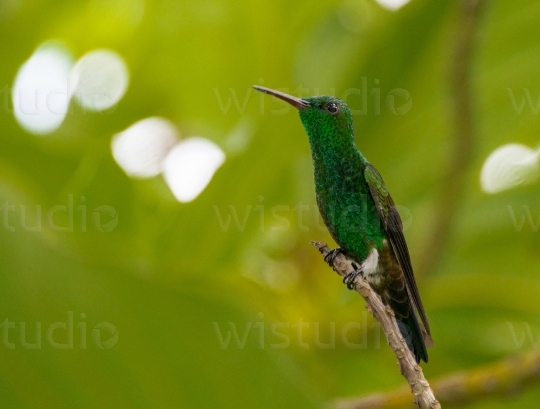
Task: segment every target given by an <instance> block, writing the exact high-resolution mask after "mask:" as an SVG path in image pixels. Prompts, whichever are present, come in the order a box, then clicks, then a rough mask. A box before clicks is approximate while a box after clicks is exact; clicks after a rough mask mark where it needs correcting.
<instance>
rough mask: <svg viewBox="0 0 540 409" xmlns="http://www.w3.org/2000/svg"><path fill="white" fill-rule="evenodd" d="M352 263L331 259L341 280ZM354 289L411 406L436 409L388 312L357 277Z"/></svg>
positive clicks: (323, 247)
mask: <svg viewBox="0 0 540 409" xmlns="http://www.w3.org/2000/svg"><path fill="white" fill-rule="evenodd" d="M312 244H313V245H314V246H315V247H317V249H318V250H319V251H320V252H321V254H322V255H323V256H326V255H327V254H328V253H329V252H330V248H329V247H328V246H327V245H326V244H325V243H322V242H312ZM352 263H353V261H352V260H350V259H349V258H347V257H346V256H344V255H342V254H339V255H338V256H337V257H335V259H334V263H333V268H334V270H335V271H336V272H337V273H338V274H339V275H341V276H342V277H345V276H346V275H347V274H348V273H350V272H351V271H353V270H354V269H353V267H352ZM354 288H355V290H356V291H357V292H358V293H359V294H360V295H361V296H362V297H364V299H365V300H366V304H367V308H368V310H369V311H370V312H371V314H372V315H373V317H375V319H376V320H377V321H378V322H379V324H380V325H381V328H382V329H383V331H384V333H385V335H386V339H387V340H388V344H389V345H390V348H392V350H393V351H394V354H395V355H396V358H397V360H398V365H399V370H400V372H401V374H402V375H403V376H404V377H405V379H406V380H407V382H408V383H409V386H410V388H411V392H412V393H413V395H414V402H415V403H416V404H417V405H418V406H419V407H420V408H421V409H440V405H439V402H437V400H436V399H435V396H434V395H433V391H432V390H431V389H430V387H429V383H428V381H426V378H424V373H423V372H422V368H420V366H419V365H418V364H417V363H416V360H415V359H414V356H413V354H412V353H411V351H410V350H409V348H408V347H407V344H406V343H405V340H404V339H403V337H402V336H401V333H400V331H399V328H398V326H397V323H396V320H395V318H394V313H393V311H392V309H391V308H389V307H386V306H385V305H384V304H383V302H382V300H381V298H380V297H379V295H378V294H377V293H376V292H375V291H373V289H372V288H371V287H370V285H369V284H368V282H367V281H366V280H364V279H363V278H362V277H361V276H358V277H356V279H355V281H354ZM409 398H410V395H409Z"/></svg>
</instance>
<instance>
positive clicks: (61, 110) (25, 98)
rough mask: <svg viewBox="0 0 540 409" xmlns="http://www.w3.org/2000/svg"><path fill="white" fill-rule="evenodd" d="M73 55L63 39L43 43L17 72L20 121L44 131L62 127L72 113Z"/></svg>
mask: <svg viewBox="0 0 540 409" xmlns="http://www.w3.org/2000/svg"><path fill="white" fill-rule="evenodd" d="M72 66H73V59H72V57H71V55H70V53H69V52H68V51H67V49H66V48H65V47H64V46H63V44H62V43H59V42H53V41H51V42H47V43H44V44H42V45H41V46H40V47H38V49H37V50H36V51H35V52H34V54H32V56H31V57H30V58H29V59H28V60H27V61H26V62H25V63H24V64H23V65H22V66H21V68H20V69H19V71H18V72H17V76H16V78H15V82H14V84H13V89H12V94H11V96H12V99H13V110H14V114H15V119H16V120H17V122H18V123H19V124H20V125H21V126H22V127H23V128H24V129H26V130H27V131H29V132H31V133H34V134H37V135H43V134H47V133H50V132H53V131H54V130H56V129H57V128H59V127H60V125H61V124H62V122H63V121H64V118H65V117H66V115H67V113H68V108H69V101H70V97H71V96H70V95H69V91H68V78H69V72H70V70H71V67H72Z"/></svg>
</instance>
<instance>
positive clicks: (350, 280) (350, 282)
mask: <svg viewBox="0 0 540 409" xmlns="http://www.w3.org/2000/svg"><path fill="white" fill-rule="evenodd" d="M352 266H353V268H354V270H353V271H351V272H350V273H349V274H347V275H346V276H345V277H343V284H346V285H347V288H348V289H349V290H354V289H355V280H356V277H358V276H362V277H363V276H364V272H363V271H362V269H361V268H358V266H357V265H356V264H355V263H353V264H352Z"/></svg>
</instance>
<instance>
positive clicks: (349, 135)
mask: <svg viewBox="0 0 540 409" xmlns="http://www.w3.org/2000/svg"><path fill="white" fill-rule="evenodd" d="M253 88H255V89H256V90H258V91H261V92H264V93H266V94H269V95H272V96H274V97H276V98H279V99H281V100H283V101H286V102H288V103H289V104H291V105H292V106H294V107H295V108H296V109H298V112H299V114H300V119H301V120H302V124H303V125H304V128H305V129H306V132H307V134H308V136H309V139H310V141H311V142H312V143H317V144H318V143H323V144H325V145H333V146H336V147H339V146H340V145H342V144H343V143H350V142H353V139H354V136H353V135H354V133H353V120H352V116H351V111H350V110H349V107H348V106H347V104H346V103H345V102H343V101H342V100H340V99H338V98H336V97H331V96H327V95H323V96H317V97H310V98H297V97H293V96H292V95H288V94H285V93H283V92H280V91H274V90H272V89H269V88H265V87H260V86H254V87H253Z"/></svg>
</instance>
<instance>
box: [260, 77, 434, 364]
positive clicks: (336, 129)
mask: <svg viewBox="0 0 540 409" xmlns="http://www.w3.org/2000/svg"><path fill="white" fill-rule="evenodd" d="M253 88H255V89H256V90H258V91H261V92H264V93H266V94H270V95H273V96H274V97H277V98H279V99H281V100H283V101H286V102H288V103H289V104H291V105H292V106H294V107H295V108H296V109H298V112H299V113H300V119H301V121H302V124H303V125H304V128H305V130H306V132H307V135H308V138H309V144H310V146H311V153H312V158H313V167H314V172H315V191H316V195H317V206H318V207H319V211H320V213H321V216H322V218H323V220H324V223H325V225H326V227H327V228H328V230H329V232H330V234H331V235H332V238H333V239H334V240H335V241H336V242H337V244H338V245H339V247H338V248H337V249H335V250H333V251H332V252H331V253H329V254H328V256H327V257H328V258H327V261H328V262H329V264H330V265H332V264H333V259H334V258H335V257H336V255H337V254H339V253H344V254H346V255H347V256H349V257H350V258H352V259H353V260H354V261H356V263H357V265H355V271H354V272H353V273H350V274H349V275H348V276H346V277H345V278H344V280H343V281H344V283H346V284H347V287H348V288H349V289H352V288H353V286H354V279H355V278H356V276H357V275H359V274H361V275H362V276H363V277H364V278H365V279H366V280H367V282H368V283H369V284H370V286H371V287H372V288H373V289H374V290H375V292H377V293H378V294H379V295H380V296H381V299H382V300H383V302H384V303H385V304H386V305H388V306H390V307H391V308H392V310H393V311H394V314H395V317H396V320H397V324H398V327H399V329H400V332H401V334H402V335H403V338H404V339H405V340H406V342H407V346H408V347H409V349H410V350H411V352H412V353H413V355H414V356H415V358H416V361H417V362H418V363H419V362H420V360H423V361H425V362H427V361H428V354H427V350H426V347H432V346H433V340H432V338H431V332H430V329H429V323H428V319H427V316H426V313H425V311H424V306H423V305H422V300H421V299H420V293H419V291H418V287H417V285H416V281H415V278H414V273H413V268H412V264H411V259H410V256H409V250H408V248H407V243H406V242H405V236H404V235H403V225H402V222H401V218H400V216H399V213H398V211H397V209H396V206H395V204H394V201H393V200H392V198H391V196H390V194H389V192H388V189H387V188H386V185H385V183H384V181H383V179H382V177H381V175H380V174H379V172H378V171H377V169H375V167H374V166H373V165H372V164H371V163H369V162H368V161H367V159H366V158H365V157H364V155H362V153H361V152H360V151H359V150H358V148H357V147H356V145H355V143H354V129H353V119H352V116H351V111H350V110H349V108H348V107H347V104H345V102H343V101H341V100H340V99H337V98H334V97H331V96H316V97H311V98H296V97H294V96H291V95H288V94H285V93H283V92H279V91H275V90H272V89H269V88H265V87H260V86H254V87H253ZM417 314H418V315H419V317H420V320H421V323H420V321H419V319H418V318H417Z"/></svg>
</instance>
